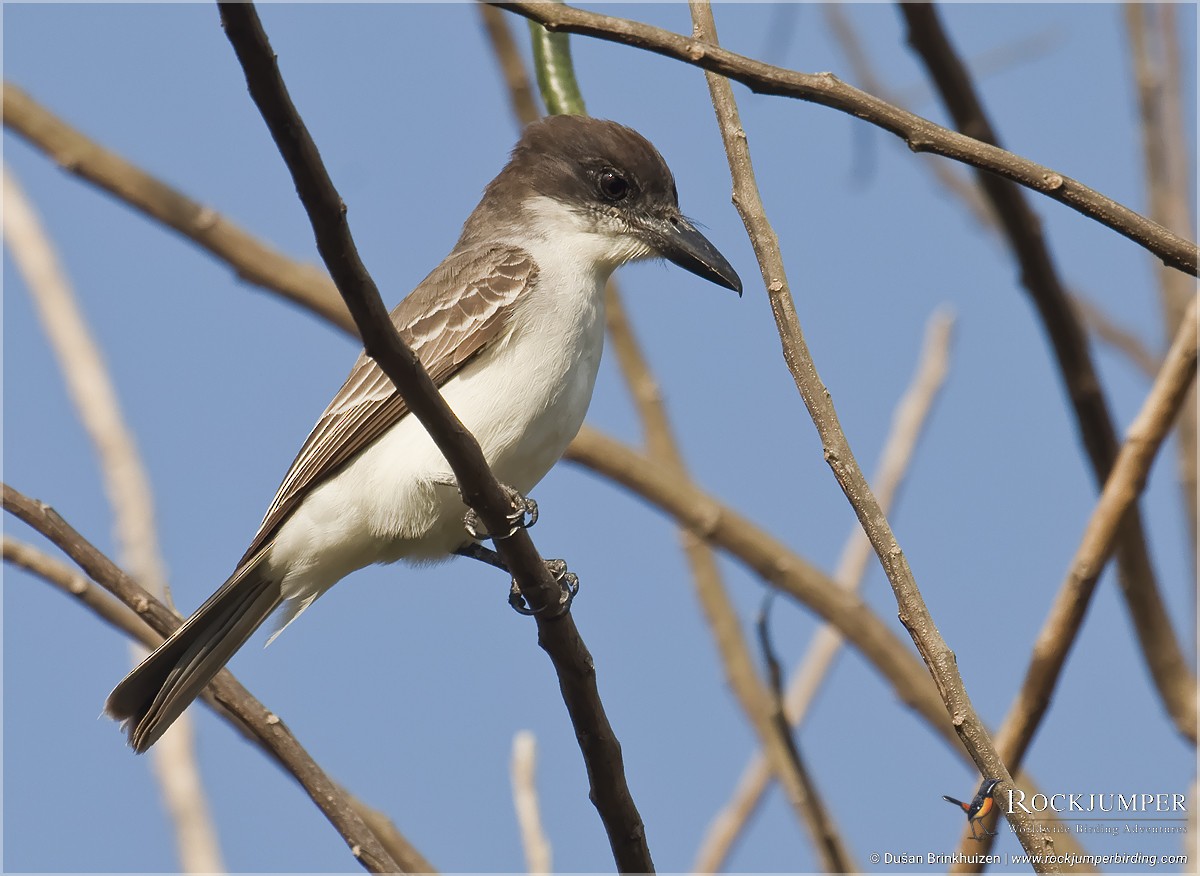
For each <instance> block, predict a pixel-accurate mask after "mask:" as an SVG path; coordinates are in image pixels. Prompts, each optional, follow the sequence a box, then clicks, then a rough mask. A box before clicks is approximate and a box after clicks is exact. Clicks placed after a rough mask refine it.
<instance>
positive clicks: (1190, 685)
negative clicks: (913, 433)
mask: <svg viewBox="0 0 1200 876" xmlns="http://www.w3.org/2000/svg"><path fill="white" fill-rule="evenodd" d="M899 5H900V10H901V13H902V14H903V15H904V17H905V19H906V20H907V22H908V27H909V37H908V38H909V42H910V44H911V45H912V47H913V48H914V49H915V50H916V51H917V53H918V54H919V55H920V56H921V58H922V60H923V61H924V62H925V65H926V67H927V68H928V69H929V73H930V76H931V77H932V78H933V80H934V83H935V84H936V85H937V87H938V91H939V92H940V93H941V95H942V99H943V101H944V102H945V104H946V107H947V109H948V110H949V111H950V114H951V115H952V116H953V117H954V122H955V124H956V125H957V126H958V127H959V128H960V129H961V130H963V131H967V132H970V133H973V134H975V135H977V136H978V137H979V139H981V140H983V141H986V142H989V143H998V142H999V138H998V137H997V135H996V132H995V130H994V129H993V127H992V125H991V122H990V121H989V120H988V117H987V114H986V113H985V112H984V109H983V105H982V103H981V102H980V100H979V97H978V95H977V94H976V93H975V88H974V84H973V83H972V81H971V77H970V74H969V73H968V72H967V70H966V68H965V67H964V66H963V64H962V62H961V61H960V60H959V58H958V56H957V54H956V53H955V51H954V47H953V46H952V45H951V44H950V41H949V39H948V38H947V36H946V34H945V32H944V31H943V29H942V26H941V22H940V20H939V19H938V16H937V13H936V11H935V9H934V7H933V6H931V5H929V4H927V3H901V4H899ZM978 182H979V185H980V187H981V188H982V189H983V191H984V194H986V195H987V197H988V199H989V200H990V201H991V203H992V206H993V209H994V210H995V212H996V215H997V217H998V218H999V220H1000V223H1001V225H1002V226H1003V228H1004V232H1005V235H1006V237H1007V238H1008V240H1009V245H1010V247H1011V249H1012V252H1013V255H1014V257H1015V258H1016V259H1017V262H1018V263H1019V265H1020V267H1021V278H1022V282H1023V283H1024V285H1025V288H1026V289H1027V290H1028V292H1029V294H1030V297H1031V298H1032V299H1033V303H1034V304H1035V306H1036V307H1037V309H1038V313H1039V314H1040V316H1041V318H1042V324H1043V326H1044V327H1045V329H1046V334H1047V335H1048V336H1049V338H1050V343H1051V346H1052V347H1053V349H1054V354H1055V357H1056V358H1057V360H1058V366H1059V370H1060V371H1061V372H1062V375H1063V380H1064V382H1065V383H1066V387H1067V393H1068V395H1069V396H1070V399H1071V405H1072V409H1073V411H1074V413H1075V419H1076V421H1077V423H1078V424H1079V431H1080V435H1081V437H1082V438H1083V444H1084V447H1085V449H1086V450H1087V455H1088V459H1089V461H1090V462H1091V466H1092V473H1093V475H1094V477H1095V479H1096V482H1097V484H1098V485H1099V486H1103V484H1104V482H1105V481H1106V480H1107V478H1108V477H1109V473H1110V472H1111V471H1112V467H1113V462H1114V460H1115V459H1116V456H1117V449H1118V445H1117V431H1116V427H1115V426H1114V425H1113V420H1112V415H1111V413H1110V412H1109V410H1108V404H1107V402H1106V401H1105V398H1104V393H1103V391H1102V389H1101V385H1100V378H1099V376H1098V375H1097V374H1096V370H1095V366H1094V365H1093V363H1092V359H1091V354H1090V352H1089V351H1088V345H1087V337H1086V335H1085V334H1084V332H1083V329H1082V327H1081V326H1080V325H1079V321H1078V320H1077V319H1076V318H1075V311H1074V309H1073V308H1072V306H1071V302H1070V300H1069V299H1068V298H1067V293H1066V290H1065V289H1064V287H1063V284H1062V282H1061V280H1060V279H1059V277H1058V272H1057V269H1056V268H1055V266H1054V260H1053V258H1052V257H1051V255H1050V250H1049V247H1048V246H1047V244H1046V240H1045V238H1044V236H1043V235H1042V232H1041V223H1040V222H1039V221H1038V218H1037V215H1036V214H1035V213H1034V212H1033V210H1032V209H1031V208H1030V206H1029V204H1028V203H1027V202H1026V200H1025V198H1024V195H1023V194H1022V192H1021V190H1020V189H1019V188H1017V187H1016V186H1014V185H1013V184H1012V183H1010V182H1008V181H1007V180H1004V179H1000V178H999V177H997V176H994V175H992V174H986V173H980V174H978ZM1117 563H1118V566H1119V569H1120V582H1121V594H1122V596H1124V598H1125V604H1126V606H1127V608H1128V610H1129V614H1130V616H1131V617H1132V618H1133V622H1134V628H1135V629H1136V630H1137V634H1138V639H1139V641H1140V643H1141V650H1142V654H1143V655H1144V656H1145V658H1146V662H1147V665H1148V666H1149V669H1150V675H1151V677H1152V678H1153V679H1154V684H1155V687H1156V688H1157V689H1158V693H1159V696H1160V698H1161V699H1162V700H1163V703H1164V705H1165V706H1166V709H1167V712H1168V714H1169V715H1170V716H1171V718H1172V720H1173V721H1174V722H1175V726H1176V728H1177V729H1178V730H1179V732H1180V733H1182V734H1183V735H1184V736H1186V737H1187V738H1188V739H1189V740H1191V742H1192V744H1193V745H1194V744H1195V743H1196V679H1195V677H1194V676H1193V675H1192V673H1191V670H1190V669H1189V667H1188V663H1187V661H1186V660H1185V659H1184V657H1183V651H1182V649H1181V648H1180V646H1179V641H1178V639H1177V638H1176V636H1175V630H1174V629H1173V628H1172V626H1171V620H1170V618H1169V617H1168V616H1167V611H1166V608H1165V607H1164V605H1163V601H1162V596H1161V595H1160V593H1159V590H1158V584H1157V582H1156V580H1155V575H1154V568H1153V566H1152V564H1151V562H1150V553H1149V549H1148V548H1147V546H1146V537H1145V532H1144V530H1143V527H1142V520H1141V514H1140V513H1139V511H1138V509H1137V506H1136V504H1135V505H1132V506H1130V508H1129V509H1128V512H1127V517H1126V520H1125V522H1124V523H1123V524H1122V526H1121V539H1120V545H1119V548H1118V552H1117Z"/></svg>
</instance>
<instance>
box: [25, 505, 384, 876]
mask: <svg viewBox="0 0 1200 876" xmlns="http://www.w3.org/2000/svg"><path fill="white" fill-rule="evenodd" d="M2 486H3V504H4V508H5V510H6V511H8V512H9V513H10V514H12V515H13V516H15V517H17V518H19V519H20V520H23V521H24V522H25V523H27V524H29V525H30V526H32V527H33V528H34V529H36V530H37V531H38V532H40V533H41V534H42V535H44V536H45V537H46V538H48V539H49V540H50V541H51V542H52V543H53V544H55V545H56V546H57V547H58V548H59V549H60V550H62V551H63V553H65V554H66V555H67V556H68V557H70V558H71V560H72V561H73V562H74V563H75V564H76V565H77V566H79V568H81V569H82V570H83V571H84V572H86V573H87V574H88V576H89V577H90V578H91V579H92V580H93V581H95V582H96V583H98V584H100V585H101V586H102V587H104V589H105V590H107V591H108V592H109V593H111V594H113V595H114V596H115V597H117V599H119V600H121V602H122V603H124V604H125V605H127V606H128V607H129V608H131V609H132V610H133V611H134V612H135V613H136V614H137V615H138V616H139V617H141V618H142V620H143V621H144V622H145V623H146V624H148V625H149V626H150V627H151V629H153V630H154V631H155V632H156V633H158V634H159V635H160V636H163V637H164V638H165V637H166V636H169V635H170V634H171V633H172V632H174V631H175V629H176V628H177V627H178V626H179V619H178V618H177V617H176V616H175V615H174V613H173V612H171V611H170V609H168V608H167V607H166V606H164V605H163V604H162V603H161V602H159V601H158V600H157V599H155V598H154V597H153V596H151V595H150V594H149V593H147V592H146V591H145V590H144V589H143V588H142V587H141V586H140V585H138V584H137V583H136V582H135V581H134V580H133V579H132V578H130V577H129V576H128V575H126V574H125V573H124V572H122V571H121V570H120V569H119V568H117V566H116V564H114V563H113V562H112V560H110V559H109V558H108V557H106V556H105V555H104V554H102V553H101V552H100V551H98V550H97V549H96V548H95V547H94V546H93V545H92V544H91V543H90V542H88V541H87V540H86V539H85V538H84V537H83V536H81V535H80V534H79V533H78V532H76V531H75V530H74V529H72V528H71V526H70V525H69V524H68V523H67V522H66V521H65V520H63V519H62V517H60V516H59V515H58V513H57V512H55V511H54V509H53V508H51V507H50V506H49V505H46V504H44V503H42V502H38V501H36V500H33V499H30V498H28V497H27V496H24V495H22V494H21V493H19V492H17V491H16V490H14V489H13V488H12V487H10V486H9V485H8V484H3V485H2ZM208 693H209V694H210V695H211V696H212V697H213V699H214V700H216V701H217V702H218V703H220V704H221V706H223V707H224V708H225V709H226V710H228V712H229V713H231V714H232V715H234V716H235V717H236V719H237V720H238V722H239V723H240V724H241V725H242V728H243V729H244V731H245V732H246V734H247V735H248V736H250V737H251V738H252V739H254V740H256V741H257V742H258V744H259V745H261V746H262V747H263V748H264V749H266V750H268V751H269V752H270V753H271V755H272V756H273V757H274V758H275V759H276V760H278V761H279V763H280V765H281V766H283V767H284V768H285V769H286V770H287V771H288V772H290V773H291V774H292V776H294V777H295V779H296V780H297V781H298V782H299V783H300V784H301V786H302V787H303V788H304V790H305V791H307V792H308V796H309V797H310V798H311V799H312V801H313V802H314V803H316V804H317V808H319V809H320V810H321V812H322V813H323V814H324V815H325V817H326V818H327V819H329V822H330V823H331V824H332V825H333V826H334V828H336V829H337V831H338V833H340V834H341V835H342V838H343V839H344V840H345V841H346V844H347V845H348V846H349V847H350V851H351V854H353V855H354V856H355V858H357V859H358V861H359V863H360V864H362V865H363V867H365V868H366V869H367V870H369V871H370V872H372V873H396V872H402V871H401V869H400V867H399V866H397V863H396V861H394V860H393V859H392V857H391V855H389V854H388V852H387V851H386V850H385V849H384V847H383V846H382V845H381V844H380V843H379V840H378V839H377V838H376V837H375V835H374V834H373V833H372V832H371V831H370V830H369V829H368V828H367V826H366V824H365V823H364V822H363V821H362V819H361V818H360V817H359V816H358V814H357V812H356V811H355V809H354V807H353V806H352V805H351V804H350V802H349V801H348V800H347V799H346V796H345V794H344V793H343V791H342V790H341V788H339V787H338V786H337V785H336V784H335V783H334V782H333V781H331V780H330V779H329V777H328V776H326V775H325V773H324V771H322V769H321V768H320V767H319V766H318V765H317V764H316V762H315V761H314V760H313V759H312V758H311V757H310V756H309V754H308V752H306V751H305V750H304V749H303V748H302V747H301V746H300V743H299V742H297V741H296V738H295V737H294V736H293V735H292V734H291V731H289V730H288V729H287V727H286V726H284V724H283V722H282V721H280V720H279V718H278V717H277V716H276V715H274V714H272V713H271V712H268V711H267V710H266V709H265V708H264V707H263V705H262V704H261V703H260V702H258V700H256V699H254V697H252V696H251V695H250V693H249V692H248V691H247V690H246V689H245V688H244V687H242V686H241V685H240V684H239V683H238V682H237V680H236V679H235V678H234V677H233V675H232V674H231V673H230V672H229V670H227V669H224V670H222V671H221V672H220V673H219V674H218V675H217V677H216V678H215V679H213V681H212V683H211V684H210V685H209V687H208Z"/></svg>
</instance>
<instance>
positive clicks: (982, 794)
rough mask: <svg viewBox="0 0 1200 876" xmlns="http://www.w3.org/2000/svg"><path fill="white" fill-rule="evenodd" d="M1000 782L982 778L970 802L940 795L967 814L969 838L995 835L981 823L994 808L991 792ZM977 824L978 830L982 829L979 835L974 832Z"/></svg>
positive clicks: (981, 838) (974, 838) (977, 838)
mask: <svg viewBox="0 0 1200 876" xmlns="http://www.w3.org/2000/svg"><path fill="white" fill-rule="evenodd" d="M998 784H1000V780H999V779H984V780H983V784H981V785H980V786H979V791H978V793H976V794H975V797H974V799H972V800H971V802H970V803H964V802H963V801H962V800H955V799H954V798H953V797H947V796H946V795H945V794H943V795H942V799H943V800H945V801H946V802H948V803H953V804H954V805H955V806H957V807H958V808H959V809H961V810H962V811H963V812H965V813H966V815H967V824H969V825H971V839H973V840H983V839H985V838H986V837H989V836H995V835H996V832H995V831H992V830H988V829H987V828H986V827H984V826H983V825H982V824H980V822H981V821H983V819H984V818H986V817H987V816H988V815H990V814H991V812H992V809H994V808H995V805H996V801H995V799H994V798H993V797H992V793H993V792H994V791H995V790H996V786H997V785H998ZM976 824H979V828H980V830H982V831H983V836H979V835H978V834H977V833H976V832H975V825H976Z"/></svg>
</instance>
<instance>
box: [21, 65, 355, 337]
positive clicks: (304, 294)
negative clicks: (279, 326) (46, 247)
mask: <svg viewBox="0 0 1200 876" xmlns="http://www.w3.org/2000/svg"><path fill="white" fill-rule="evenodd" d="M2 99H3V106H4V125H5V127H7V128H8V129H9V130H11V131H13V132H14V133H16V134H19V135H20V136H21V137H23V138H24V139H25V140H27V141H28V142H29V143H30V144H31V145H32V146H34V147H36V148H38V149H40V150H42V151H43V152H45V153H46V154H47V155H49V156H50V157H51V158H53V159H54V160H55V161H56V162H58V164H59V165H60V166H61V167H63V168H65V169H66V170H68V171H70V172H71V173H73V174H75V175H76V176H78V177H80V178H81V179H83V180H86V181H87V182H89V183H92V184H93V185H95V186H97V187H99V188H101V189H104V190H105V191H106V192H108V193H109V194H111V195H113V196H114V197H116V198H117V199H118V200H120V201H123V202H125V203H126V204H129V205H130V206H132V207H135V208H137V209H138V210H140V211H141V212H143V213H145V214H146V215H147V216H149V217H150V218H152V219H156V220H158V221H159V222H161V223H162V224H163V225H166V226H167V227H169V228H173V229H175V230H176V231H178V232H179V233H180V234H182V235H183V236H184V237H186V238H188V239H189V240H192V241H194V242H195V243H197V244H199V245H200V246H202V247H204V248H205V249H206V250H208V251H209V252H210V253H212V254H213V255H215V256H216V257H217V258H218V259H221V260H222V261H224V262H227V263H228V264H230V265H232V266H233V267H234V268H235V269H236V270H237V272H238V276H240V277H241V278H242V279H243V280H246V281H248V282H250V283H253V284H255V285H256V286H261V287H263V288H265V289H270V290H271V291H273V292H278V293H279V294H280V295H282V296H284V297H285V298H288V299H290V300H292V301H293V302H295V303H296V304H299V305H301V306H303V307H305V308H307V309H308V310H312V311H315V312H316V313H317V314H319V315H321V316H323V317H325V319H327V320H329V321H330V322H332V323H333V324H334V325H337V326H339V327H341V328H343V329H345V330H346V331H349V332H352V333H354V332H355V328H354V321H353V320H352V319H351V318H350V312H349V311H348V310H346V305H345V304H344V303H343V302H342V299H341V297H340V296H339V295H338V294H337V288H336V287H335V286H334V285H333V283H332V282H330V280H329V277H328V276H327V275H326V274H325V272H324V271H322V270H321V269H320V268H318V267H316V266H315V265H306V264H302V263H300V262H297V261H295V260H293V259H290V258H288V257H287V256H285V255H283V254H282V253H280V252H279V251H278V250H274V249H271V248H270V247H268V246H265V245H264V244H263V243H262V242H260V241H259V240H258V239H257V238H255V237H253V236H252V235H250V234H247V233H246V232H245V231H244V230H243V229H241V228H240V227H238V226H237V225H236V224H234V223H233V222H231V221H230V220H229V219H228V218H226V217H224V216H221V215H219V214H218V213H216V212H214V211H213V210H212V209H210V208H209V207H206V206H204V205H203V204H200V203H198V202H196V201H193V200H192V199H190V198H188V197H187V196H185V195H183V194H181V193H180V192H178V191H176V190H175V189H173V188H171V187H170V186H168V185H167V184H166V183H164V182H162V181H161V180H158V179H156V178H154V177H153V176H151V175H150V174H148V173H146V172H145V171H143V170H142V169H141V168H139V167H137V166H135V165H133V164H130V163H129V162H128V161H126V160H125V159H124V158H121V157H120V156H119V155H117V154H115V153H113V152H110V151H109V150H107V149H105V148H104V147H103V146H101V145H99V144H98V143H96V142H95V141H93V140H90V139H88V138H87V137H86V136H84V135H83V134H82V133H80V132H79V131H77V130H75V129H74V128H72V127H71V126H70V125H68V124H67V123H66V122H64V121H62V120H61V119H59V118H58V117H56V116H55V115H53V114H52V113H50V112H49V111H48V110H46V109H45V108H44V107H42V106H40V105H39V104H38V103H37V102H36V101H34V100H33V99H32V98H31V97H30V96H29V95H28V94H26V93H25V92H24V91H22V90H21V89H20V88H18V87H17V86H15V85H13V84H12V83H9V82H5V83H4V93H3V98H2Z"/></svg>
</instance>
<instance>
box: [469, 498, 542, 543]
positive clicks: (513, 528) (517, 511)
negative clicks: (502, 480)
mask: <svg viewBox="0 0 1200 876" xmlns="http://www.w3.org/2000/svg"><path fill="white" fill-rule="evenodd" d="M500 486H501V488H502V489H503V490H504V492H505V495H507V496H508V500H509V502H511V503H512V505H513V506H514V508H513V511H512V513H511V514H509V515H508V523H509V529H508V532H507V533H505V534H504V535H495V536H494V535H492V534H491V533H489V532H488V531H487V529H486V528H485V527H484V525H483V521H482V520H480V519H479V515H478V514H476V513H475V509H474V508H468V509H467V513H466V514H465V515H463V527H464V528H465V529H466V530H467V534H468V535H469V536H471V538H473V539H475V541H487V540H489V539H490V540H491V541H496V540H498V539H504V538H512V537H513V536H514V535H516V533H517V530H518V529H529V528H530V527H531V526H533V524H535V523H537V519H538V506H537V502H535V501H533V499H528V498H526V497H525V496H522V495H521V494H520V493H518V492H517V491H516V490H514V489H513V488H512V487H509V486H506V485H504V484H501V485H500Z"/></svg>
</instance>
